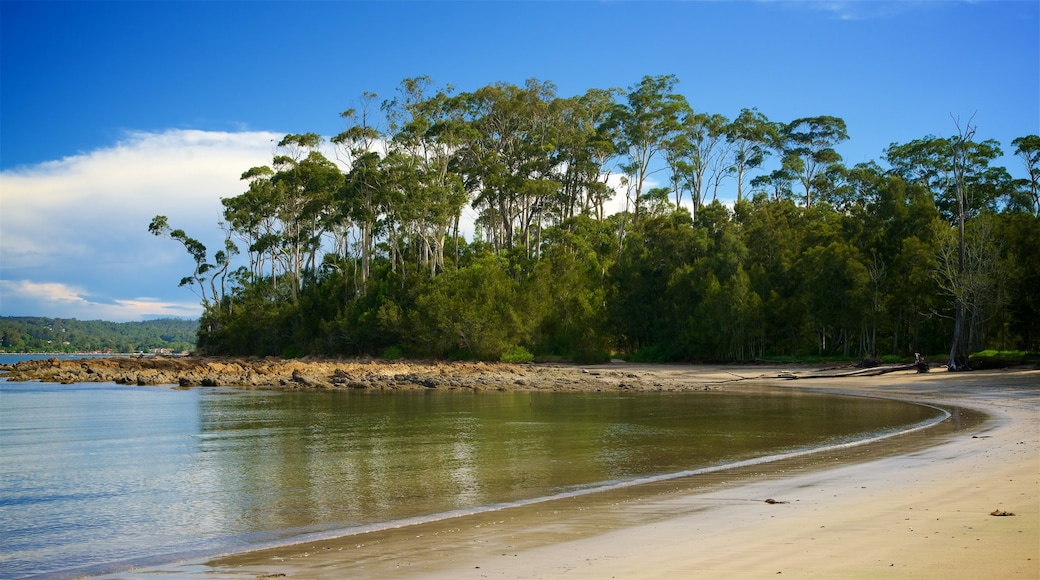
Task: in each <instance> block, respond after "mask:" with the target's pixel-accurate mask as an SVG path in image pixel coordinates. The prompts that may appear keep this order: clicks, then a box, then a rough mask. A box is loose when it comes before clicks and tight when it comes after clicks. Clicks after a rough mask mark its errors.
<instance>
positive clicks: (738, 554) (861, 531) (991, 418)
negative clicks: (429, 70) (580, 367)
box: [119, 364, 1040, 579]
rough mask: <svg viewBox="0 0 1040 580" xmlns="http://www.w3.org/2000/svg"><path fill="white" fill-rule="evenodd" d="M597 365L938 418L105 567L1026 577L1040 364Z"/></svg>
mask: <svg viewBox="0 0 1040 580" xmlns="http://www.w3.org/2000/svg"><path fill="white" fill-rule="evenodd" d="M598 368H599V370H598V371H595V372H602V371H607V370H609V371H611V372H618V373H620V376H624V377H627V380H628V381H629V382H630V383H632V384H635V385H639V386H642V387H646V386H647V385H652V387H653V388H655V389H670V388H675V389H679V388H688V387H689V386H690V385H694V384H696V385H702V386H712V385H715V386H718V387H719V388H732V389H738V388H743V387H744V385H758V386H760V385H762V384H773V385H776V386H780V387H782V388H792V389H811V390H827V391H841V392H845V393H850V394H859V395H866V396H883V397H894V398H900V399H908V400H914V401H920V402H925V403H929V404H934V405H937V406H941V407H943V408H945V409H948V410H951V412H952V413H953V416H952V417H951V419H949V420H947V421H946V422H944V423H943V424H942V425H940V426H938V427H933V428H930V429H928V430H925V432H921V433H915V434H911V435H906V436H901V437H898V438H896V439H894V440H888V441H885V442H881V443H875V444H870V445H866V446H860V447H854V448H851V449H848V450H844V451H835V452H827V453H821V454H818V455H812V456H808V457H802V458H798V459H791V460H782V461H779V462H775V463H770V464H765V465H759V466H753V467H746V468H741V469H737V470H731V471H724V472H719V473H714V474H710V475H705V476H694V477H687V478H682V479H677V480H670V481H664V482H658V483H653V484H647V485H640V486H633V487H629V488H624V489H620V490H614V491H607V492H601V493H595V494H591V495H587V496H582V497H578V498H568V499H560V500H553V501H549V502H544V503H539V504H534V505H528V506H524V507H513V508H507V509H502V510H497V511H490V512H486V513H481V514H475V515H468V516H463V517H457V518H451V519H447V520H442V521H436V522H429V523H423V524H417V525H410V526H406V527H400V528H396V529H389V530H383V531H378V532H371V533H367V534H361V535H352V536H346V537H342V538H333V539H326V540H322V541H314V542H306V543H300V544H296V545H292V546H285V547H279V548H271V549H266V550H261V551H256V552H248V553H243V554H235V555H230V556H226V557H222V558H218V559H214V560H211V561H208V562H205V563H193V564H181V565H176V566H169V567H162V568H161V569H157V570H152V571H148V572H145V571H139V572H137V573H133V574H123V575H120V576H119V577H136V576H152V575H159V574H162V575H169V576H174V577H197V576H205V577H209V578H213V577H229V578H277V577H288V578H444V579H448V578H450V579H466V578H474V579H476V578H557V577H567V578H691V577H701V578H763V577H766V576H769V577H776V576H777V575H782V576H783V577H791V576H794V577H818V578H878V577H887V578H1008V577H1010V578H1040V371H1037V370H1025V369H1013V370H1000V371H975V372H970V373H947V372H943V371H939V370H933V371H932V372H931V373H927V374H917V373H913V372H897V373H889V374H885V375H881V376H873V377H832V378H827V379H820V380H776V379H772V380H770V379H765V378H763V377H767V376H770V375H771V376H776V374H774V373H773V370H772V369H763V367H748V368H738V367H684V366H668V367H658V366H641V365H617V364H615V365H610V366H609V367H608V366H604V367H598ZM585 372H588V371H585ZM782 372H789V371H788V370H785V371H782ZM796 374H797V373H796ZM632 377H638V380H632ZM741 377H744V378H752V379H753V380H748V381H742V380H737V381H734V379H735V378H738V379H739V378H741ZM979 412H981V413H979ZM766 500H772V501H771V502H767V501H766ZM993 513H998V514H999V513H1007V514H1009V515H992V514H993ZM1012 513H1013V514H1014V515H1010V514H1012Z"/></svg>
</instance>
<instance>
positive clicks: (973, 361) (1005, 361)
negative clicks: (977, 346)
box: [968, 350, 1040, 369]
mask: <svg viewBox="0 0 1040 580" xmlns="http://www.w3.org/2000/svg"><path fill="white" fill-rule="evenodd" d="M968 364H969V365H971V367H972V368H975V369H1000V368H1006V367H1013V366H1021V365H1028V364H1033V365H1040V352H1029V351H1024V350H984V351H982V352H977V353H974V354H972V355H970V356H969V357H968Z"/></svg>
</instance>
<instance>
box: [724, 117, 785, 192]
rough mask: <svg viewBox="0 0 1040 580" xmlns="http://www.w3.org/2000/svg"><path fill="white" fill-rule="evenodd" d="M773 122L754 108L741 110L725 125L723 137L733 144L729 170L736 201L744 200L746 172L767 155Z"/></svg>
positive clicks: (774, 139)
mask: <svg viewBox="0 0 1040 580" xmlns="http://www.w3.org/2000/svg"><path fill="white" fill-rule="evenodd" d="M775 132H776V125H775V124H773V123H770V122H769V119H767V118H766V116H765V115H763V114H762V113H760V112H758V110H757V109H741V110H740V114H739V115H737V118H736V119H733V121H731V122H730V123H729V125H728V126H727V127H726V139H727V140H728V141H729V143H730V144H731V145H732V148H731V149H730V151H731V159H732V162H731V165H730V166H729V171H730V172H732V173H733V174H734V177H735V179H736V182H737V201H738V202H739V201H741V200H743V199H744V182H745V181H747V177H748V174H749V172H751V171H752V170H754V169H757V168H758V167H761V166H762V163H763V162H764V161H765V159H766V157H768V156H769V154H770V149H769V143H770V142H773V141H776V138H777V136H776V135H774V133H775Z"/></svg>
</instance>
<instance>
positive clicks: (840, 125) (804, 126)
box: [783, 116, 849, 207]
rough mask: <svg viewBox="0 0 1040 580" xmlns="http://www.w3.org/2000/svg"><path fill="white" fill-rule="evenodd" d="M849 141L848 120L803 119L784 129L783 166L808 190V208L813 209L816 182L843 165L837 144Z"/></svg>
mask: <svg viewBox="0 0 1040 580" xmlns="http://www.w3.org/2000/svg"><path fill="white" fill-rule="evenodd" d="M848 138H849V135H848V133H847V132H846V128H845V121H844V120H842V119H840V118H838V117H830V116H820V117H804V118H801V119H795V120H794V121H791V122H790V123H789V124H788V125H787V126H786V127H785V128H784V140H785V150H784V159H783V165H784V167H785V168H787V169H789V170H790V171H791V173H792V174H793V175H795V176H796V177H797V179H798V181H800V182H801V184H802V187H803V188H805V207H810V206H812V201H813V196H812V194H813V192H814V191H816V190H818V189H819V183H818V181H817V179H818V178H819V176H820V175H822V174H823V173H824V172H825V171H826V170H827V168H828V167H831V166H833V165H836V164H838V163H841V155H839V154H838V152H837V150H835V149H834V147H835V145H837V144H838V143H841V142H842V141H845V140H846V139H848Z"/></svg>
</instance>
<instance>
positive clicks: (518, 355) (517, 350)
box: [502, 346, 534, 364]
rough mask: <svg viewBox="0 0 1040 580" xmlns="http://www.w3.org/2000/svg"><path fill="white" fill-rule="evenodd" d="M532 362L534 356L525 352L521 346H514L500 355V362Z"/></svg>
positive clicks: (529, 352) (527, 351)
mask: <svg viewBox="0 0 1040 580" xmlns="http://www.w3.org/2000/svg"><path fill="white" fill-rule="evenodd" d="M533 360H534V355H533V354H531V351H529V350H527V349H526V348H524V347H522V346H514V347H513V348H510V349H509V350H507V351H506V352H504V353H502V362H507V363H513V364H522V363H529V362H531V361H533Z"/></svg>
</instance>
